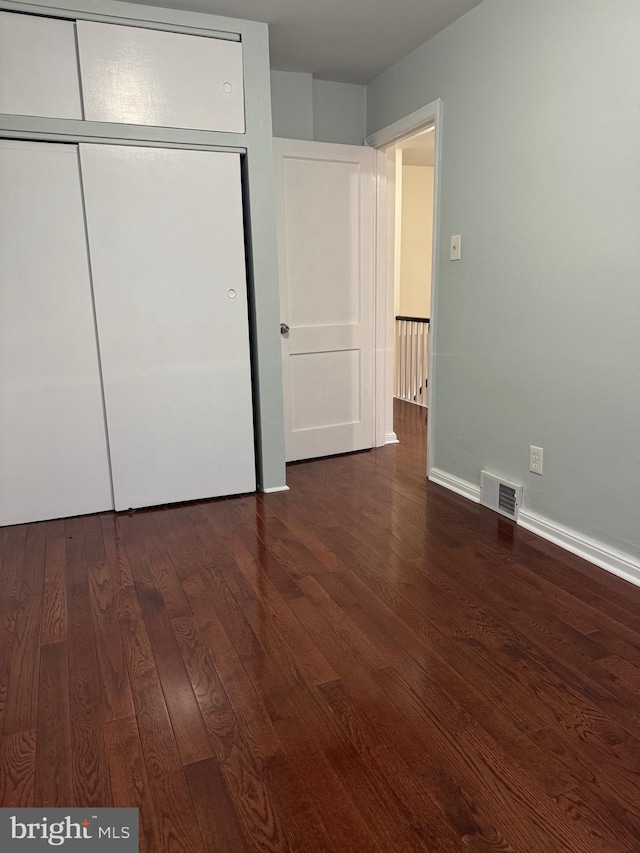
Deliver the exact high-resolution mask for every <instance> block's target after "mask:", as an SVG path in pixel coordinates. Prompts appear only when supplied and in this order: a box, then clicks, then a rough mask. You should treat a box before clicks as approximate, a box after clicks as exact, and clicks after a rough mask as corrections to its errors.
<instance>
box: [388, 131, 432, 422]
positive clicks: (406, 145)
mask: <svg viewBox="0 0 640 853" xmlns="http://www.w3.org/2000/svg"><path fill="white" fill-rule="evenodd" d="M434 131H435V125H434V124H432V125H430V126H428V127H426V128H424V129H423V130H420V131H418V132H417V133H414V134H412V135H411V136H407V137H405V138H404V139H401V140H399V141H398V142H396V143H395V144H394V145H392V146H391V147H390V148H389V149H388V151H387V157H388V158H389V157H393V158H395V187H394V200H393V204H394V208H395V214H394V234H393V239H394V253H393V255H394V268H393V315H394V379H393V396H394V398H395V400H397V401H399V402H397V403H394V432H396V434H397V429H396V426H397V423H396V419H397V417H398V416H399V413H400V412H402V410H403V408H404V406H403V404H404V403H408V404H409V405H412V406H420V407H422V408H425V409H427V408H428V383H429V327H430V322H431V318H430V313H431V270H432V258H433V199H434V196H433V189H434V173H435V132H434Z"/></svg>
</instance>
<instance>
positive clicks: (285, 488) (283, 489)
mask: <svg viewBox="0 0 640 853" xmlns="http://www.w3.org/2000/svg"><path fill="white" fill-rule="evenodd" d="M260 491H261V492H262V493H263V494H265V495H275V494H276V493H277V492H288V491H289V486H274V488H273V489H260Z"/></svg>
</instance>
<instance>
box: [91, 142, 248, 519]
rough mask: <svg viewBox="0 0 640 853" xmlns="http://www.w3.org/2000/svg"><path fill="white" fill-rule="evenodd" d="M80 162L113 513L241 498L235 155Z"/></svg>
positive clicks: (111, 154) (242, 370)
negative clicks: (234, 496) (224, 497)
mask: <svg viewBox="0 0 640 853" xmlns="http://www.w3.org/2000/svg"><path fill="white" fill-rule="evenodd" d="M80 155H81V162H82V173H83V182H84V187H85V193H86V208H87V227H88V233H89V245H90V254H91V266H92V272H93V280H94V289H95V299H96V312H97V317H98V335H99V341H100V351H101V358H102V369H103V377H104V388H105V402H106V410H107V423H108V429H109V441H110V447H111V461H112V470H113V485H114V493H115V501H116V509H119V510H121V509H127V508H129V507H140V506H152V505H156V504H163V503H171V502H176V501H183V500H195V499H199V498H205V497H213V496H216V495H228V494H236V493H240V492H249V491H253V490H254V489H255V464H254V445H253V411H252V400H251V374H250V359H249V336H248V318H247V313H248V312H247V293H246V277H245V265H244V234H243V220H242V198H241V184H240V158H239V156H238V155H237V154H227V153H214V152H200V151H178V150H168V149H159V148H156V149H154V148H137V147H136V148H126V147H124V146H110V145H81V146H80Z"/></svg>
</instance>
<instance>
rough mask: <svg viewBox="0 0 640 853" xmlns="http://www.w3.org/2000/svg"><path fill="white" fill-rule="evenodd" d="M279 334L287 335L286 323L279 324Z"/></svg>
mask: <svg viewBox="0 0 640 853" xmlns="http://www.w3.org/2000/svg"><path fill="white" fill-rule="evenodd" d="M280 334H281V335H288V334H289V327H288V326H287V324H286V323H280Z"/></svg>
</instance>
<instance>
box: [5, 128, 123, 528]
mask: <svg viewBox="0 0 640 853" xmlns="http://www.w3.org/2000/svg"><path fill="white" fill-rule="evenodd" d="M0 259H1V260H0V525H3V524H19V523H22V522H26V521H37V520H40V519H46V518H60V517H63V516H68V515H76V514H80V513H89V512H98V511H101V510H106V509H110V508H111V507H112V506H113V502H112V496H111V484H110V477H109V461H108V454H107V440H106V434H105V424H104V409H103V404H102V392H101V388H100V376H99V369H98V353H97V347H96V334H95V325H94V319H93V306H92V301H91V281H90V277H89V263H88V258H87V241H86V232H85V223H84V214H83V209H82V193H81V189H80V168H79V163H78V149H77V147H76V146H75V145H52V144H47V143H40V142H17V141H8V140H3V141H0Z"/></svg>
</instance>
